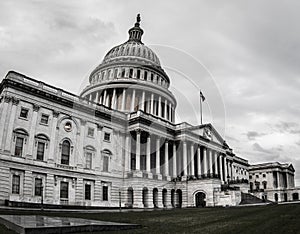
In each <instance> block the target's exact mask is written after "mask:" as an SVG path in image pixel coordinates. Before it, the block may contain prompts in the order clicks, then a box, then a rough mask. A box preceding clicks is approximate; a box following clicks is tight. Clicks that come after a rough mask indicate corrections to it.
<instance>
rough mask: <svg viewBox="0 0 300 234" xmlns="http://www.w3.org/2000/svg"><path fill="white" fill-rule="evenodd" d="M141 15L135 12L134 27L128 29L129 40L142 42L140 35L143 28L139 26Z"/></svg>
mask: <svg viewBox="0 0 300 234" xmlns="http://www.w3.org/2000/svg"><path fill="white" fill-rule="evenodd" d="M140 22H141V16H140V14H137V16H136V23H135V24H134V27H133V28H131V29H129V31H128V33H129V40H128V41H135V42H139V43H142V35H143V33H144V31H143V29H141V28H140ZM142 44H143V43H142Z"/></svg>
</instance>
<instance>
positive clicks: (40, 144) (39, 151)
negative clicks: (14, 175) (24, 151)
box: [36, 142, 45, 161]
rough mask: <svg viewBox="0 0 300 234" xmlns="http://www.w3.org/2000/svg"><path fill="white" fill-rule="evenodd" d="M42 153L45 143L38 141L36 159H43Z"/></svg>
mask: <svg viewBox="0 0 300 234" xmlns="http://www.w3.org/2000/svg"><path fill="white" fill-rule="evenodd" d="M44 153H45V143H44V142H38V144H37V152H36V159H37V160H40V161H43V160H44Z"/></svg>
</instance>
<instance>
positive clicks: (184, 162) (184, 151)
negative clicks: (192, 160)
mask: <svg viewBox="0 0 300 234" xmlns="http://www.w3.org/2000/svg"><path fill="white" fill-rule="evenodd" d="M183 175H185V176H187V146H186V141H184V142H183Z"/></svg>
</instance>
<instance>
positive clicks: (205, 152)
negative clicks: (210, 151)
mask: <svg viewBox="0 0 300 234" xmlns="http://www.w3.org/2000/svg"><path fill="white" fill-rule="evenodd" d="M203 174H204V175H205V176H207V174H208V171H207V149H206V148H203Z"/></svg>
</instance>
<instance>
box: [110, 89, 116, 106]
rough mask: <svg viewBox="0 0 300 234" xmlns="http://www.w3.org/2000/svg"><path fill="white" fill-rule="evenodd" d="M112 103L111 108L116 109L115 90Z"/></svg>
mask: <svg viewBox="0 0 300 234" xmlns="http://www.w3.org/2000/svg"><path fill="white" fill-rule="evenodd" d="M111 102H112V103H111V108H112V109H116V89H113V96H112V100H111Z"/></svg>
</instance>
